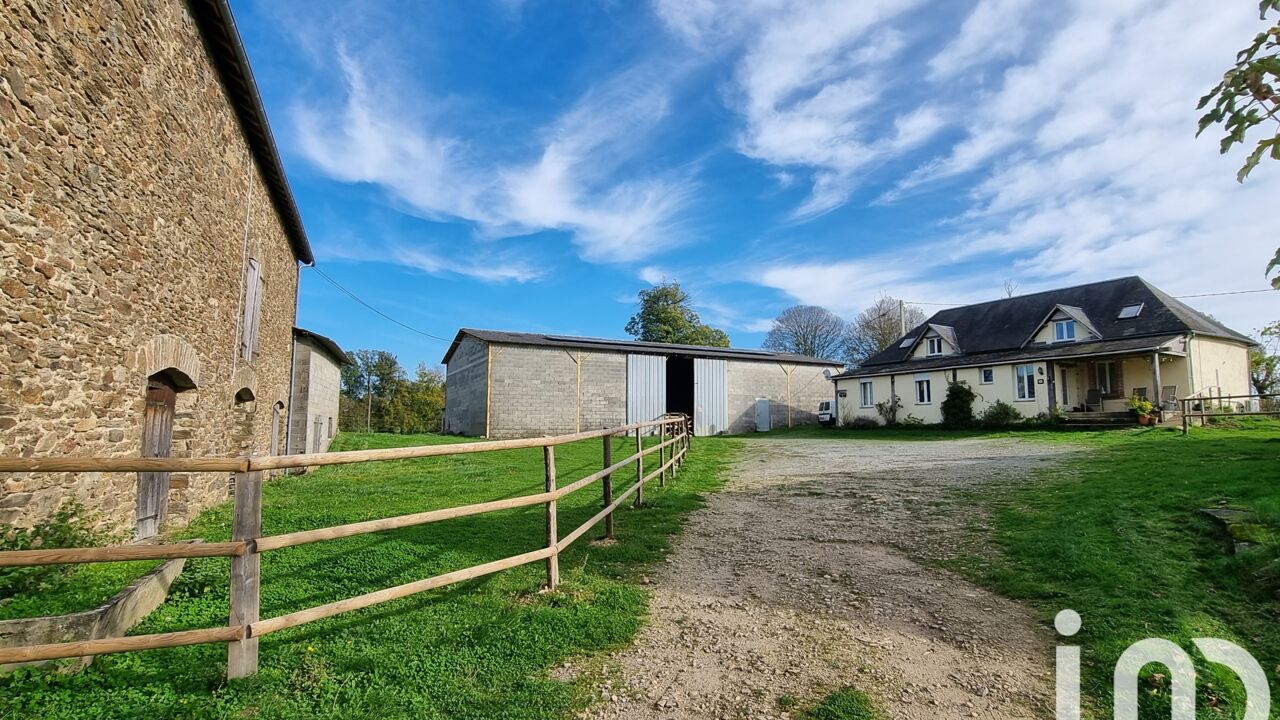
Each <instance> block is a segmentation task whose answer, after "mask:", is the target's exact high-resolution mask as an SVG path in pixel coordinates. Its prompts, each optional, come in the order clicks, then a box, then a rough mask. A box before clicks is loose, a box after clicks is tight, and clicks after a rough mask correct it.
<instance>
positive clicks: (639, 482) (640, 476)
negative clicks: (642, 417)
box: [635, 428, 644, 507]
mask: <svg viewBox="0 0 1280 720" xmlns="http://www.w3.org/2000/svg"><path fill="white" fill-rule="evenodd" d="M642 450H644V440H643V438H641V436H640V428H636V503H635V506H636V507H640V506H641V505H643V504H644V455H641V454H640V452H641V451H642Z"/></svg>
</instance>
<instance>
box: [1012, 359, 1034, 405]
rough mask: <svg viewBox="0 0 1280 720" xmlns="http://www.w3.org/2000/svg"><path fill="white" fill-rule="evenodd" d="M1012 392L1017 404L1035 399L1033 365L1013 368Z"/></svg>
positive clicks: (1028, 364)
mask: <svg viewBox="0 0 1280 720" xmlns="http://www.w3.org/2000/svg"><path fill="white" fill-rule="evenodd" d="M1013 391H1014V397H1016V398H1017V400H1018V402H1032V401H1034V400H1035V399H1036V366H1035V364H1034V363H1027V364H1024V365H1014V366H1013Z"/></svg>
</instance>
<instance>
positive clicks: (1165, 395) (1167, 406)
mask: <svg viewBox="0 0 1280 720" xmlns="http://www.w3.org/2000/svg"><path fill="white" fill-rule="evenodd" d="M1160 408H1161V409H1163V410H1168V411H1170V412H1173V411H1174V410H1177V409H1178V386H1177V385H1161V386H1160Z"/></svg>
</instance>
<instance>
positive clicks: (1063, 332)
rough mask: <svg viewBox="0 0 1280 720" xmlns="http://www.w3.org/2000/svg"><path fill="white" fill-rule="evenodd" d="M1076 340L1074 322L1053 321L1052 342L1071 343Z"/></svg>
mask: <svg viewBox="0 0 1280 720" xmlns="http://www.w3.org/2000/svg"><path fill="white" fill-rule="evenodd" d="M1075 339H1076V321H1075V320H1055V321H1054V323H1053V341H1054V342H1072V341H1074V340H1075Z"/></svg>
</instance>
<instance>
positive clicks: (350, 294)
mask: <svg viewBox="0 0 1280 720" xmlns="http://www.w3.org/2000/svg"><path fill="white" fill-rule="evenodd" d="M310 267H311V269H312V270H314V271H316V274H318V275H319V276H320V277H322V278H324V279H325V280H327V281H328V282H329V284H330V285H332V286H334V287H336V288H338V289H339V290H341V291H342V294H344V295H346V296H347V297H349V298H351V299H352V300H355V301H356V302H358V303H360V304H361V305H363V306H365V307H366V308H369V309H370V310H372V311H374V312H375V313H377V314H379V315H381V316H382V317H384V318H386V319H387V320H390V321H391V322H393V323H395V324H396V325H399V326H400V327H402V328H404V329H405V330H410V331H413V332H416V333H418V334H419V335H422V336H424V337H429V338H431V339H432V340H439V341H440V342H446V343H452V342H453V339H452V338H443V337H440V336H439V335H432V334H431V333H429V332H427V331H426V330H419V329H418V328H416V327H414V326H412V325H409V324H408V323H403V322H400V321H399V320H397V319H395V318H393V317H391V316H390V315H388V314H386V313H384V312H382V311H381V310H379V309H378V308H376V307H374V306H372V305H370V304H369V303H367V302H365V301H364V300H361V299H360V298H359V297H358V296H357V295H356V294H355V293H353V292H351V291H350V290H348V289H346V288H345V287H343V286H342V285H340V284H339V283H338V281H337V280H334V279H333V278H331V277H329V276H328V275H327V274H325V272H324V271H323V270H321V269H320V268H318V267H316V266H315V265H312V266H310Z"/></svg>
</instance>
